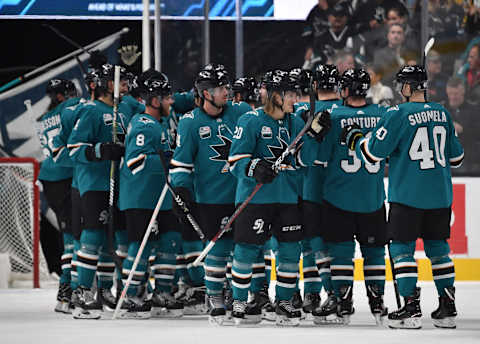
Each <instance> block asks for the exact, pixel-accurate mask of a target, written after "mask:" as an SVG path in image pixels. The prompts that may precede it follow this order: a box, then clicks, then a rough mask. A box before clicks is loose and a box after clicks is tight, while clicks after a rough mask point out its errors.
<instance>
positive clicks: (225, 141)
mask: <svg viewBox="0 0 480 344" xmlns="http://www.w3.org/2000/svg"><path fill="white" fill-rule="evenodd" d="M217 137H218V138H219V139H220V140H222V143H219V144H216V145H210V148H211V149H213V150H214V151H215V153H217V155H215V156H212V157H210V158H209V159H210V160H213V161H224V162H225V165H224V166H223V168H222V173H227V172H228V171H229V167H230V164H229V163H228V154H229V152H230V147H231V146H232V140H230V139H229V138H228V137H226V136H223V135H217Z"/></svg>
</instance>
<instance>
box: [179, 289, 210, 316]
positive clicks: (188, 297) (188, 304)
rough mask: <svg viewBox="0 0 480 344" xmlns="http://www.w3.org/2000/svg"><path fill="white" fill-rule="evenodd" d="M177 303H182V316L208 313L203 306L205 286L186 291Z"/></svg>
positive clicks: (204, 305)
mask: <svg viewBox="0 0 480 344" xmlns="http://www.w3.org/2000/svg"><path fill="white" fill-rule="evenodd" d="M179 301H181V302H183V305H184V309H183V314H184V315H205V314H207V312H208V309H207V306H206V304H205V286H201V287H190V288H188V289H186V291H185V294H184V296H183V297H182V298H181V299H179Z"/></svg>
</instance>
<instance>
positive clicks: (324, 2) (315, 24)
mask: <svg viewBox="0 0 480 344" xmlns="http://www.w3.org/2000/svg"><path fill="white" fill-rule="evenodd" d="M336 2H337V1H335V0H318V4H316V5H315V6H314V7H313V8H312V9H311V10H310V13H308V17H307V20H306V23H305V28H304V30H303V33H302V37H303V39H304V40H305V46H306V47H307V49H306V52H305V61H310V60H311V59H312V58H313V57H314V56H313V54H314V52H313V46H314V42H315V41H316V40H318V37H320V35H322V34H323V32H324V31H326V30H328V28H329V23H328V13H329V10H330V8H331V7H333V6H334V5H335V3H336Z"/></svg>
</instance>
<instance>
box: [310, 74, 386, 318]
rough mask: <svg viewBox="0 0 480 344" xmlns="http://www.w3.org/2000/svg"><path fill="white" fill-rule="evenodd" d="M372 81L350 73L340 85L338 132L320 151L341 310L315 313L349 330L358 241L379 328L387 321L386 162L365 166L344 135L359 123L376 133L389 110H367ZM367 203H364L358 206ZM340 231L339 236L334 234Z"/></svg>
mask: <svg viewBox="0 0 480 344" xmlns="http://www.w3.org/2000/svg"><path fill="white" fill-rule="evenodd" d="M369 87H370V77H369V75H368V73H367V72H366V71H365V70H363V69H348V70H346V71H345V72H344V73H343V74H342V76H341V78H340V81H339V88H340V95H341V97H342V98H343V100H344V106H341V107H338V108H335V109H333V110H332V113H331V115H332V130H331V131H330V132H329V133H328V134H327V136H326V137H325V141H324V142H322V144H321V145H320V157H319V160H320V161H322V162H325V163H327V167H326V176H325V181H324V183H323V204H322V223H323V226H324V228H325V231H323V232H322V234H323V237H324V239H325V241H326V242H327V245H328V249H329V254H330V256H331V257H332V260H331V279H332V285H333V289H334V291H335V296H336V297H337V304H335V303H327V304H325V307H321V308H320V309H319V310H318V311H315V312H314V313H313V315H314V317H315V318H317V319H318V320H319V321H317V322H324V321H326V320H327V321H328V320H329V319H330V318H331V319H332V321H334V320H338V322H340V323H343V324H348V323H349V321H350V315H351V314H353V313H354V308H353V301H352V292H353V270H354V266H353V258H354V255H355V239H356V240H357V241H358V243H359V244H360V249H361V252H362V255H363V258H364V274H365V286H366V290H367V296H368V301H369V305H370V310H371V312H372V314H373V315H374V317H375V319H376V321H377V322H378V323H380V322H381V320H382V318H384V317H385V316H386V315H387V310H386V308H385V306H384V304H383V293H384V286H385V248H384V245H385V243H386V238H387V234H386V222H385V215H386V214H385V205H384V200H385V191H384V186H383V175H384V165H385V162H383V161H382V162H376V163H372V162H370V161H368V162H363V163H362V162H361V161H360V160H359V158H358V157H357V155H356V154H354V152H352V151H349V150H348V147H346V146H345V145H342V144H341V143H340V137H341V132H342V129H343V128H344V127H346V126H348V125H351V124H353V123H357V124H358V126H359V127H360V128H361V129H360V130H361V132H362V133H363V132H364V133H367V132H368V131H371V130H372V129H373V128H374V127H375V125H376V123H378V122H379V121H380V119H381V118H382V117H383V116H384V113H385V110H384V108H383V107H380V106H379V105H376V104H371V105H369V104H367V102H366V100H365V97H366V94H367V91H368V88H369ZM359 199H361V202H359V201H358V200H359ZM333 229H334V230H333Z"/></svg>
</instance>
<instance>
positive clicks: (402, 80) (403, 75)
mask: <svg viewBox="0 0 480 344" xmlns="http://www.w3.org/2000/svg"><path fill="white" fill-rule="evenodd" d="M427 81H428V76H427V71H426V70H425V67H422V66H403V67H402V68H400V70H399V71H398V73H397V75H396V76H395V84H396V88H397V90H398V91H401V90H402V88H403V85H404V84H409V85H410V86H411V87H412V92H413V91H421V90H426V89H427Z"/></svg>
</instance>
